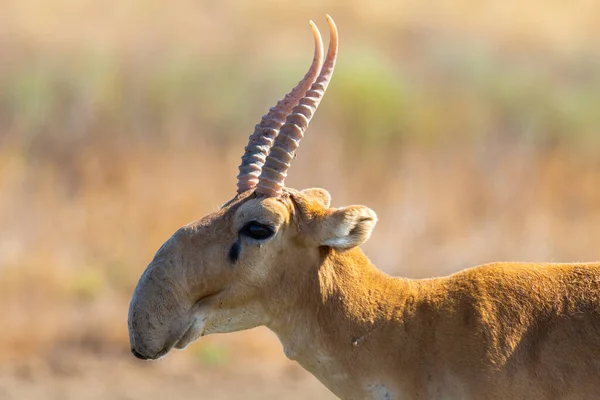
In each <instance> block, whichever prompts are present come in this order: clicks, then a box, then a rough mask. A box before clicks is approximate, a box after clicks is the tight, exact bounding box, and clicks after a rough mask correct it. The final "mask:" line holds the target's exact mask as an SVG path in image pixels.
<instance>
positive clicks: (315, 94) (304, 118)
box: [256, 15, 338, 197]
mask: <svg viewBox="0 0 600 400" xmlns="http://www.w3.org/2000/svg"><path fill="white" fill-rule="evenodd" d="M327 22H328V24H329V31H330V40H329V49H328V51H327V58H326V59H325V63H324V64H323V67H322V69H321V72H320V73H319V76H318V77H317V80H316V81H315V83H313V85H312V86H311V88H310V90H309V91H308V92H307V93H306V96H304V97H303V98H302V99H300V102H299V104H298V105H297V106H295V107H294V108H293V110H292V112H291V114H290V115H288V117H287V118H286V121H285V124H284V125H283V126H282V127H281V130H280V132H279V135H277V137H276V138H275V140H274V142H273V146H272V147H271V151H270V152H269V155H268V156H267V159H266V161H265V163H264V165H263V167H262V172H261V174H260V176H259V178H258V184H257V186H256V192H257V193H260V194H262V195H265V196H269V197H277V196H280V195H281V193H282V192H283V187H284V182H285V178H286V177H287V170H288V169H289V168H290V163H291V161H292V159H293V158H294V153H295V151H296V149H297V148H298V146H299V144H300V140H302V138H303V137H304V132H305V131H306V128H307V127H308V124H309V123H310V120H311V118H312V117H313V115H314V113H315V111H317V108H318V107H319V103H320V102H321V99H322V98H323V96H324V95H325V91H326V90H327V85H329V81H330V80H331V75H332V74H333V70H334V67H335V60H336V58H337V53H338V32H337V27H336V26H335V22H334V21H333V19H332V18H331V17H330V16H329V15H327Z"/></svg>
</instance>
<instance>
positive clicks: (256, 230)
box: [240, 221, 275, 240]
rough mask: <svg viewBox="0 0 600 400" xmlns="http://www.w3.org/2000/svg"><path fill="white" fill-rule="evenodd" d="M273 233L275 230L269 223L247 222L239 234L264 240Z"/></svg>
mask: <svg viewBox="0 0 600 400" xmlns="http://www.w3.org/2000/svg"><path fill="white" fill-rule="evenodd" d="M274 234H275V230H274V229H273V228H272V227H270V226H269V225H265V224H261V223H260V222H256V221H251V222H248V223H247V224H246V225H244V227H243V228H242V229H240V235H243V236H247V237H249V238H251V239H254V240H266V239H268V238H270V237H271V236H273V235H274Z"/></svg>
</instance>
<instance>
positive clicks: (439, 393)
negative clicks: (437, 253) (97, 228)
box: [129, 189, 600, 400]
mask: <svg viewBox="0 0 600 400" xmlns="http://www.w3.org/2000/svg"><path fill="white" fill-rule="evenodd" d="M329 204H330V197H329V194H328V193H327V192H326V191H324V190H322V189H309V190H305V191H302V192H298V191H295V190H291V189H286V192H285V194H284V196H283V197H282V198H261V197H258V196H256V195H255V194H254V193H244V194H242V195H240V196H237V197H236V198H235V199H233V200H232V201H231V202H229V203H228V204H227V205H226V206H224V207H223V208H222V209H221V210H219V211H217V212H216V213H213V214H210V215H208V216H206V217H204V218H203V219H201V220H199V221H197V222H195V223H192V224H190V225H188V226H186V227H183V228H181V229H180V230H179V231H178V232H176V233H175V234H174V235H173V237H172V238H171V239H169V240H168V241H167V242H166V243H165V244H164V245H163V246H162V247H161V249H160V250H159V251H158V253H157V254H156V256H155V258H154V260H153V261H152V262H151V264H150V265H149V267H148V269H147V270H146V272H145V273H144V275H143V276H142V278H140V282H139V283H138V286H137V287H136V290H135V293H134V296H133V299H132V302H131V306H130V314H129V330H130V338H131V346H132V349H133V351H135V353H136V354H137V355H138V356H139V357H142V358H158V357H161V356H163V355H164V354H166V353H167V352H168V351H169V350H170V349H171V348H173V347H177V348H183V347H185V346H186V345H187V344H189V343H190V342H192V341H193V340H195V339H197V338H198V337H200V336H201V335H205V334H210V333H216V332H232V331H238V330H242V329H248V328H252V327H255V326H258V325H266V326H267V327H269V328H270V329H271V330H273V331H274V332H275V333H276V334H277V336H278V337H279V339H280V340H281V342H282V344H283V347H284V351H285V353H286V355H287V356H288V357H289V358H291V359H293V360H296V361H298V362H299V363H300V364H301V365H302V366H303V367H304V368H305V369H307V370H308V371H310V372H311V373H312V374H314V375H315V376H316V377H317V378H318V379H319V380H320V381H321V382H323V384H325V385H326V386H327V387H328V388H329V389H330V390H331V391H332V392H333V393H335V394H336V395H337V396H339V397H340V398H343V399H473V400H480V399H528V400H533V399H597V398H600V264H599V263H595V264H533V263H495V264H488V265H483V266H479V267H475V268H471V269H468V270H465V271H462V272H459V273H456V274H454V275H451V276H449V277H444V278H436V279H427V280H409V279H402V278H393V277H390V276H387V275H386V274H384V273H382V272H381V271H379V270H378V269H376V268H375V267H374V266H373V265H372V264H371V262H370V261H369V260H368V258H367V257H366V256H365V254H364V253H363V252H362V251H361V250H360V248H359V247H357V246H358V245H360V244H361V243H362V242H364V241H365V240H366V239H367V238H368V237H369V235H370V233H371V231H372V229H373V227H374V225H375V221H376V216H375V213H374V212H373V211H371V210H369V209H368V208H367V207H364V206H351V207H346V208H340V209H332V208H329ZM249 221H259V222H261V223H264V224H270V225H272V226H273V227H274V228H275V229H276V233H275V235H274V236H273V237H272V238H270V239H268V240H267V241H265V242H263V243H258V242H253V241H252V240H248V239H247V238H240V234H239V231H240V229H241V228H242V227H243V226H244V225H245V224H246V223H248V222H249ZM336 240H338V242H339V243H341V245H340V246H338V247H336V246H331V245H327V243H336ZM237 241H239V242H240V243H241V246H240V248H241V251H240V253H239V258H238V259H237V260H236V261H235V262H231V261H230V260H229V259H228V252H229V251H230V248H231V246H232V245H233V244H234V243H236V242H237Z"/></svg>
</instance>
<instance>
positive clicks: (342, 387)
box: [267, 248, 414, 399]
mask: <svg viewBox="0 0 600 400" xmlns="http://www.w3.org/2000/svg"><path fill="white" fill-rule="evenodd" d="M323 253H324V254H323ZM318 262H319V263H320V265H319V266H318V268H304V267H306V266H305V265H304V266H294V268H299V269H300V270H305V271H306V270H311V271H317V273H316V274H314V275H313V276H311V277H310V278H309V279H302V280H301V281H302V282H305V284H304V285H300V286H296V287H287V289H285V296H283V293H282V294H281V296H282V297H280V298H279V299H276V300H281V302H279V301H277V303H278V304H281V305H282V307H281V308H280V309H279V310H277V312H274V313H273V314H274V315H273V316H272V318H271V320H270V323H269V324H267V326H268V327H269V328H270V329H271V330H272V331H273V332H275V333H276V334H277V336H278V337H279V340H280V341H281V343H282V345H283V348H284V352H285V354H286V356H287V357H288V358H290V359H292V360H295V361H297V362H298V363H299V364H300V365H301V366H302V367H304V368H305V369H306V370H308V371H309V372H311V373H312V374H313V375H314V376H316V377H317V379H319V380H320V381H321V382H322V383H323V384H324V385H326V386H327V387H328V388H329V389H330V390H331V391H332V392H334V393H335V394H337V395H338V396H340V397H342V398H344V399H354V398H363V399H364V398H371V397H373V396H374V395H373V390H384V391H385V392H386V393H388V394H387V396H389V397H385V396H384V397H382V398H390V399H393V398H395V397H394V396H392V395H391V393H392V389H391V388H390V386H386V383H385V382H387V381H388V380H387V379H386V377H385V376H381V361H382V360H381V359H380V356H382V355H384V354H382V350H383V351H384V352H386V350H385V349H382V348H381V346H382V343H383V346H385V348H386V349H387V354H385V356H386V357H390V356H392V355H391V354H390V352H391V349H400V350H401V349H402V348H403V347H404V346H403V345H404V344H405V343H406V340H407V338H406V337H405V333H404V331H403V329H400V330H398V323H399V320H402V319H403V317H404V313H405V311H406V304H409V303H412V302H413V301H414V294H412V292H413V291H414V289H413V288H412V286H413V285H412V283H411V281H409V280H408V279H402V278H393V277H390V276H388V275H386V274H384V273H383V272H381V271H379V270H378V269H376V268H375V266H374V265H373V264H372V263H371V262H370V261H369V259H368V258H367V256H366V255H365V254H364V253H363V252H362V251H361V250H360V249H359V248H354V249H351V250H348V251H345V252H341V253H338V252H336V251H334V250H330V249H328V250H323V251H322V254H321V257H320V260H319V261H318ZM296 282H298V281H296ZM282 286H283V287H284V288H285V287H286V285H282ZM277 297H279V296H277ZM400 322H401V321H400ZM393 326H394V327H393ZM400 326H401V325H400ZM390 340H391V341H393V343H390ZM394 359H400V357H394ZM407 361H408V360H407ZM400 362H401V361H400ZM397 366H399V365H397ZM396 379H397V378H396ZM391 381H392V379H391V377H390V379H389V382H391ZM382 388H383V389H382ZM388 391H389V392H388ZM374 397H375V398H377V396H374Z"/></svg>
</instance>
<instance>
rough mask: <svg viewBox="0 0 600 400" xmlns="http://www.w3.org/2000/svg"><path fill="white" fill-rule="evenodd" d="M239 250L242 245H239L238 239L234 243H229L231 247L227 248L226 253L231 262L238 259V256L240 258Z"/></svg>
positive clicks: (233, 262)
mask: <svg viewBox="0 0 600 400" xmlns="http://www.w3.org/2000/svg"><path fill="white" fill-rule="evenodd" d="M241 251H242V246H241V245H240V241H239V240H237V241H236V242H235V243H234V244H232V245H231V248H230V249H229V253H228V254H227V257H228V258H229V261H230V262H231V263H232V264H235V262H236V261H237V260H238V258H240V252H241Z"/></svg>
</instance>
